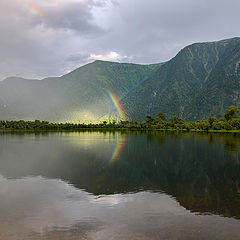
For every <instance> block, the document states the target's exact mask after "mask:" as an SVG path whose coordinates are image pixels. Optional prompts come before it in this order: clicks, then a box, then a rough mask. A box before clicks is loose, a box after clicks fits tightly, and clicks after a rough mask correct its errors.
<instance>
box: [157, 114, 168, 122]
mask: <svg viewBox="0 0 240 240" xmlns="http://www.w3.org/2000/svg"><path fill="white" fill-rule="evenodd" d="M165 120H166V117H165V115H164V114H163V113H162V112H160V113H158V115H157V121H158V122H164V121H165Z"/></svg>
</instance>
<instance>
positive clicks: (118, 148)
mask: <svg viewBox="0 0 240 240" xmlns="http://www.w3.org/2000/svg"><path fill="white" fill-rule="evenodd" d="M124 144H125V135H120V138H119V140H118V141H117V144H116V147H115V148H114V150H113V152H112V155H111V158H110V161H109V165H111V164H113V163H114V162H115V161H116V160H117V158H118V157H119V155H120V153H121V152H122V150H123V148H124Z"/></svg>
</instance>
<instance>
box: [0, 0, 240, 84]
mask: <svg viewBox="0 0 240 240" xmlns="http://www.w3.org/2000/svg"><path fill="white" fill-rule="evenodd" d="M239 9H240V1H239V0H197V1H195V0H1V1H0V33H1V34H0V80H3V79H4V78H6V77H9V76H19V77H25V78H31V79H33V78H38V79H42V78H44V77H48V76H61V75H63V74H66V73H68V72H70V71H71V70H74V69H76V68H77V67H79V66H82V65H84V64H87V63H89V62H92V61H94V60H97V59H100V60H107V61H117V62H133V63H141V64H148V63H156V62H164V61H167V60H169V59H171V58H172V57H174V56H175V55H176V54H177V52H178V51H179V50H181V49H182V48H183V47H185V46H187V45H189V44H192V43H195V42H205V41H216V40H221V39H226V38H232V37H239V36H240V28H239V22H240V14H239Z"/></svg>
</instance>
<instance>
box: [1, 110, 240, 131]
mask: <svg viewBox="0 0 240 240" xmlns="http://www.w3.org/2000/svg"><path fill="white" fill-rule="evenodd" d="M0 129H1V130H81V129H129V130H131V129H133V130H134V129H137V130H181V131H206V132H207V131H239V132H240V114H239V110H238V108H237V107H235V106H231V107H229V109H227V110H226V112H225V114H224V115H223V116H222V118H220V119H217V118H215V117H211V116H210V117H209V118H208V119H206V120H197V121H195V122H187V121H185V120H183V119H181V118H179V117H173V118H171V119H170V120H168V121H167V120H166V118H165V115H164V114H163V113H162V112H160V113H159V114H158V115H157V117H156V118H154V117H152V116H150V115H147V116H146V121H145V122H132V121H123V120H120V121H119V122H117V121H111V122H107V121H103V122H101V123H97V124H93V123H88V124H86V123H77V124H75V123H50V122H47V121H40V120H35V121H24V120H19V121H0Z"/></svg>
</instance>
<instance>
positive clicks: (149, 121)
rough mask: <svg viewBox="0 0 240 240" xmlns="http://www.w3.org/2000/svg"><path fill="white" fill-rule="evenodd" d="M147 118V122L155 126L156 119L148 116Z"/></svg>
mask: <svg viewBox="0 0 240 240" xmlns="http://www.w3.org/2000/svg"><path fill="white" fill-rule="evenodd" d="M146 118H147V120H146V122H147V123H148V124H153V123H154V121H155V119H154V118H153V117H152V116H151V115H147V116H146Z"/></svg>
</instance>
